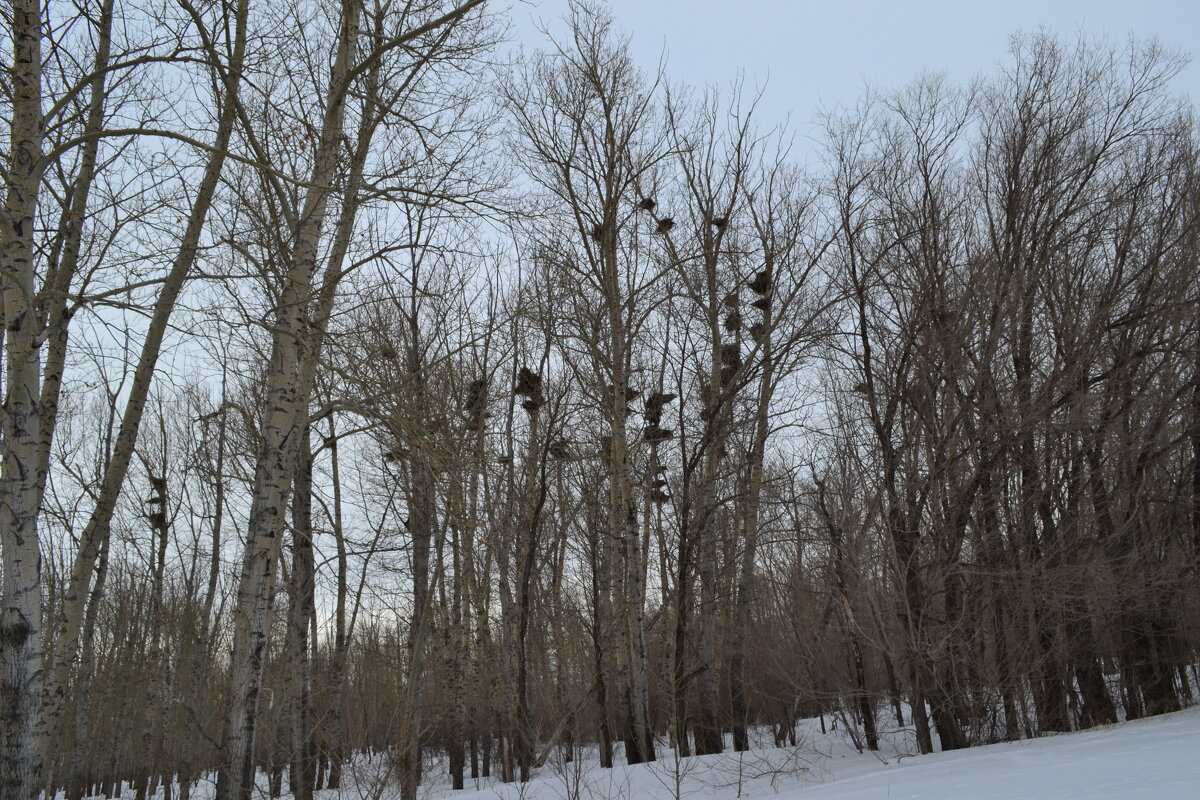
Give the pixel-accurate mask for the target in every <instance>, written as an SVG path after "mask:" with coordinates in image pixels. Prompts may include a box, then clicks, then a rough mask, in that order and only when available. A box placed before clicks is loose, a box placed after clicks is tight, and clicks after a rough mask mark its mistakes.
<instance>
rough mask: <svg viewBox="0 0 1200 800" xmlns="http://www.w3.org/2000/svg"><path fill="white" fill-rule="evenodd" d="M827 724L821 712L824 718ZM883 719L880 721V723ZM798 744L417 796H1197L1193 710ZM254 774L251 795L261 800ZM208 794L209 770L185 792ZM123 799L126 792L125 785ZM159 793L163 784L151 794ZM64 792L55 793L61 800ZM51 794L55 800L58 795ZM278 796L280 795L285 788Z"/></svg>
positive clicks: (440, 769) (387, 788)
mask: <svg viewBox="0 0 1200 800" xmlns="http://www.w3.org/2000/svg"><path fill="white" fill-rule="evenodd" d="M826 719H827V721H828V718H826ZM883 721H884V720H883V719H882V718H881V719H880V722H883ZM799 737H800V741H799V743H798V746H797V747H784V748H777V747H772V746H770V745H771V743H770V742H769V741H767V742H758V743H756V744H757V746H756V747H755V748H754V750H753V751H752V752H751V753H746V754H741V755H740V756H739V754H736V753H725V754H722V755H717V756H703V757H699V758H682V759H677V758H675V757H674V754H673V753H672V752H671V751H670V750H664V749H660V754H659V755H660V757H659V760H658V761H657V762H656V763H654V764H640V765H637V766H633V767H629V766H625V765H624V764H622V763H618V764H617V766H616V767H615V768H613V769H611V770H605V769H600V768H599V767H598V766H597V765H596V759H595V755H594V754H593V755H592V757H591V758H587V757H584V758H580V759H577V760H575V761H574V762H568V763H562V761H561V760H560V759H558V758H554V757H552V758H551V759H550V761H549V763H547V764H546V766H544V767H542V768H541V769H539V770H537V771H536V773H535V775H534V777H533V779H532V780H531V781H530V782H529V783H527V784H520V783H516V784H507V785H506V784H501V783H498V782H497V781H496V780H495V779H494V778H491V779H481V780H477V781H471V780H468V781H467V788H466V789H465V790H464V791H461V792H456V791H453V790H451V788H450V785H449V782H448V780H447V778H446V774H445V769H444V764H437V763H435V764H431V765H428V766H427V772H426V778H427V782H426V784H425V785H423V786H422V787H421V790H420V793H419V796H420V797H421V798H422V800H610V799H611V800H684V798H695V800H726V798H728V799H729V800H735V799H738V800H759V799H760V798H762V799H763V800H766V798H779V799H780V800H860V799H861V800H873V798H890V799H892V800H906V799H907V800H917V799H918V798H919V800H943V799H944V800H958V798H969V799H970V800H1049V799H1050V798H1055V799H1058V798H1063V799H1064V800H1065V799H1067V798H1071V799H1072V800H1073V799H1074V798H1082V799H1084V800H1110V799H1111V800H1136V799H1137V798H1147V799H1148V798H1153V799H1154V800H1200V707H1197V708H1193V709H1190V710H1187V711H1181V712H1179V713H1177V714H1168V715H1165V716H1161V717H1153V718H1151V719H1145V720H1138V721H1136V722H1130V723H1124V724H1121V725H1113V726H1110V727H1107V728H1103V729H1097V730H1092V731H1085V732H1083V733H1071V734H1062V735H1059V736H1051V737H1044V738H1041V739H1034V740H1027V741H1022V742H1011V743H1006V744H995V745H989V746H986V747H975V748H971V749H969V750H961V751H958V752H951V753H934V754H932V755H927V756H913V755H910V753H912V752H914V751H915V747H914V746H913V741H912V732H911V730H902V731H892V732H890V733H889V732H885V733H883V734H882V738H883V741H882V742H881V749H880V752H879V753H877V754H873V753H869V752H867V753H859V752H858V751H857V750H856V749H855V748H854V747H853V745H852V743H851V741H850V740H849V738H848V737H847V736H846V734H845V732H844V731H838V730H830V731H829V732H828V733H825V734H823V733H821V730H820V727H819V724H818V721H817V720H814V719H809V720H803V721H802V722H801V723H800V725H799ZM346 766H347V774H346V776H345V782H344V785H343V788H342V789H341V790H337V791H331V790H323V791H319V792H317V793H316V800H395V798H396V797H397V796H398V794H397V791H396V786H395V783H394V780H393V775H394V773H393V772H392V771H391V770H390V769H389V764H388V762H387V760H386V758H384V757H381V756H380V755H378V754H377V755H376V756H375V757H374V758H371V759H367V758H364V757H360V758H357V759H354V760H353V761H352V762H351V763H349V764H347V765H346ZM266 784H267V782H266V777H265V776H264V775H261V774H260V775H259V787H258V789H259V791H257V792H256V793H255V800H266V798H267V792H266V788H267V785H266ZM212 795H213V780H212V776H209V778H208V779H207V780H205V781H202V782H201V783H200V784H199V785H198V786H197V787H196V789H195V791H194V793H193V795H192V796H193V798H194V800H209V798H211V797H212ZM124 796H125V798H132V797H133V793H132V792H131V791H129V790H126V792H125V795H124ZM158 796H159V797H160V798H161V796H162V795H161V791H160V793H159V795H158ZM61 797H62V796H61V795H59V798H61ZM56 800H58V798H56ZM281 800H290V796H289V795H286V794H285V795H284V797H283V798H281Z"/></svg>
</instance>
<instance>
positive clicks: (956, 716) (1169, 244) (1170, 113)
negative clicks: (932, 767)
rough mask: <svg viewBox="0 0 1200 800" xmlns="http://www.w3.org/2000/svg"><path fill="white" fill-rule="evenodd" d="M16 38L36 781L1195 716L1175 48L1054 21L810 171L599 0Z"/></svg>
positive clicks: (18, 339)
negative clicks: (799, 726) (523, 29)
mask: <svg viewBox="0 0 1200 800" xmlns="http://www.w3.org/2000/svg"><path fill="white" fill-rule="evenodd" d="M2 13H3V16H4V23H5V24H4V26H3V31H2V32H0V38H2V39H3V40H4V45H5V55H4V73H3V92H2V94H0V107H2V109H3V118H4V125H5V133H6V137H5V142H6V152H5V154H4V156H5V158H4V164H3V174H2V176H0V177H2V178H3V182H4V189H3V200H4V210H3V212H2V213H0V244H2V245H3V253H2V264H0V267H2V271H0V291H2V298H3V311H2V318H3V328H2V329H0V336H2V337H3V351H4V359H5V369H4V378H3V404H4V405H3V411H2V415H0V440H2V442H3V449H2V453H0V455H2V458H3V462H2V466H0V536H2V540H3V564H2V577H3V608H2V609H0V649H2V660H3V672H2V677H0V687H2V692H0V724H2V726H3V727H2V728H0V738H2V742H0V747H2V753H0V800H32V798H35V797H37V796H38V794H39V792H42V791H46V790H50V791H55V790H61V791H65V792H66V795H67V797H68V798H72V800H74V799H75V798H81V797H85V796H90V795H96V794H106V795H108V796H110V797H111V796H113V795H114V794H115V793H116V792H117V791H118V790H119V789H120V788H121V786H122V785H124V786H126V787H129V786H132V787H133V788H135V789H136V791H137V793H138V797H139V798H141V797H147V796H151V795H154V794H155V793H156V792H159V791H162V792H164V796H165V797H166V798H167V800H170V798H172V797H174V796H176V794H177V795H178V796H179V797H180V798H181V800H186V799H187V797H188V796H189V795H190V793H191V792H192V791H193V789H194V787H195V785H196V783H197V781H199V780H201V779H202V778H204V779H211V776H212V775H214V774H215V776H216V778H215V780H216V793H217V798H218V800H235V799H242V798H248V797H249V796H250V792H251V788H252V786H253V780H254V776H255V774H256V772H257V771H260V770H261V771H262V772H263V773H265V774H266V775H267V776H268V777H269V787H270V792H271V794H273V795H278V794H279V793H281V792H283V791H288V792H291V793H293V794H294V795H295V797H296V798H297V800H311V798H312V793H313V791H314V790H316V789H321V788H337V787H338V786H339V785H341V784H342V783H343V781H345V780H346V774H345V773H346V771H347V770H350V769H354V768H355V766H356V765H358V764H361V763H362V759H355V758H353V756H355V754H358V755H361V756H363V757H364V758H365V757H367V756H369V757H370V758H372V759H383V760H384V763H386V764H387V765H388V768H387V769H386V770H384V771H383V772H382V774H383V775H384V776H385V779H386V780H388V781H389V782H392V786H393V787H394V788H392V789H387V790H388V791H393V790H394V791H396V792H398V793H400V794H401V795H402V796H403V797H404V798H405V800H411V798H415V797H416V796H417V792H418V787H419V785H420V783H421V781H422V780H423V779H428V778H429V775H428V771H429V770H430V769H438V770H443V769H447V768H448V770H449V773H450V779H451V780H452V782H453V785H454V787H455V788H462V787H463V785H464V780H466V779H467V777H468V776H469V777H479V776H487V775H496V776H498V777H499V778H500V779H501V780H504V781H523V780H526V779H528V778H529V776H530V775H531V773H532V772H533V771H534V770H536V769H538V768H539V767H541V766H542V765H544V764H545V763H546V761H547V759H548V758H550V757H551V756H552V755H554V756H555V757H556V758H563V759H570V758H574V757H576V756H577V755H578V754H579V752H580V751H581V749H587V750H588V752H589V753H598V758H599V760H600V763H601V764H602V765H603V766H612V764H613V763H614V760H615V759H618V758H621V759H625V760H627V761H628V762H629V763H637V762H645V761H653V760H655V759H656V758H660V757H662V756H663V755H664V753H666V752H667V748H670V749H672V750H673V751H674V752H676V753H679V754H683V755H691V754H709V753H717V752H721V751H723V750H726V749H729V748H732V749H734V750H744V749H746V748H748V747H749V746H750V745H751V743H752V742H751V740H752V737H751V735H750V732H751V730H753V729H760V730H761V729H766V730H768V731H773V732H774V738H775V743H776V744H777V745H785V744H792V745H794V744H795V733H794V726H795V723H796V721H797V720H798V719H799V718H800V717H803V716H815V715H818V714H821V715H824V716H825V717H832V718H833V719H834V720H836V721H837V722H838V723H839V724H841V725H843V726H844V728H845V730H846V731H847V732H848V734H849V735H850V736H852V737H854V741H855V743H856V744H857V745H858V746H860V747H861V748H871V749H874V748H876V747H877V744H878V740H879V737H880V735H881V733H882V732H883V731H885V730H894V729H896V728H898V727H903V728H908V729H910V730H911V731H913V732H914V734H915V742H916V747H917V748H918V749H919V750H920V751H921V752H929V751H932V750H933V749H935V748H937V747H940V748H942V749H952V748H959V747H967V746H971V745H976V744H982V743H986V742H993V741H997V740H1003V739H1013V738H1018V737H1027V736H1036V735H1039V734H1043V733H1047V732H1052V731H1067V730H1072V729H1076V728H1086V727H1090V726H1094V725H1100V724H1105V723H1110V722H1114V721H1116V720H1117V719H1119V718H1135V717H1140V716H1144V715H1151V714H1158V713H1163V712H1167V711H1171V710H1175V709H1178V708H1181V707H1182V706H1183V705H1185V704H1187V703H1190V702H1191V701H1192V700H1193V694H1194V692H1195V691H1196V685H1197V679H1198V678H1200V674H1198V673H1197V666H1196V665H1197V661H1198V660H1200V659H1198V656H1197V648H1198V647H1200V626H1198V623H1200V613H1198V611H1200V608H1198V604H1200V138H1198V136H1197V133H1198V131H1197V126H1196V118H1195V116H1194V111H1193V109H1192V106H1191V105H1190V103H1189V102H1188V101H1186V100H1180V99H1177V98H1175V97H1174V96H1173V94H1172V89H1171V85H1172V84H1171V81H1172V79H1173V77H1174V76H1175V74H1176V73H1177V72H1178V71H1179V70H1180V69H1182V67H1183V64H1184V61H1183V59H1182V58H1181V57H1179V56H1177V55H1174V54H1171V53H1168V52H1164V51H1163V50H1162V49H1161V48H1160V47H1159V46H1157V45H1155V44H1153V43H1148V42H1137V41H1134V42H1130V43H1128V44H1127V45H1124V46H1112V45H1109V44H1107V43H1104V42H1097V41H1091V40H1087V39H1086V38H1080V39H1079V40H1076V41H1068V40H1064V39H1060V38H1056V37H1055V36H1053V35H1051V34H1048V33H1040V34H1037V35H1033V36H1028V37H1015V38H1014V39H1013V43H1012V47H1011V52H1010V53H1009V55H1008V57H1007V59H1006V60H1004V61H1003V62H1002V64H1001V66H1000V67H998V68H997V69H996V71H995V72H994V73H993V74H991V75H988V76H985V77H983V78H981V79H979V80H978V81H975V82H973V83H971V84H969V85H959V84H955V83H953V82H951V81H949V80H948V79H946V78H944V77H940V76H936V75H931V76H923V77H920V78H918V79H917V80H915V81H914V82H912V83H910V84H908V85H906V86H904V87H902V88H899V89H897V90H894V91H888V92H880V93H871V94H868V95H866V96H864V97H863V98H862V100H861V102H860V103H859V104H858V105H857V106H856V107H854V108H852V109H848V110H841V111H836V112H829V113H826V114H825V115H824V116H822V117H821V118H820V121H819V126H818V127H819V131H820V132H819V134H818V135H817V137H816V139H817V143H816V145H815V149H814V150H813V153H812V155H811V156H809V157H808V158H807V159H806V161H805V163H801V160H800V158H799V157H798V156H797V154H796V150H797V147H796V141H794V140H793V138H792V135H791V134H790V133H787V132H785V131H780V130H767V129H764V128H763V127H762V126H760V125H759V124H757V122H756V120H755V106H756V100H757V98H756V97H755V96H752V95H751V94H749V93H748V92H746V91H745V90H744V89H743V88H742V86H741V85H740V84H734V85H733V86H732V87H731V88H729V89H728V90H722V91H718V90H713V89H710V90H707V91H700V90H697V89H692V88H689V87H686V86H678V85H674V84H671V83H669V82H668V81H666V79H665V78H664V77H662V76H661V75H659V76H656V75H653V74H647V73H646V72H644V71H643V70H642V69H640V68H639V66H638V65H637V64H635V63H634V62H633V60H632V58H631V56H630V52H629V50H628V47H627V43H626V40H625V39H624V38H623V37H622V35H621V34H620V33H619V32H618V30H617V29H616V27H615V23H614V22H613V21H612V20H611V19H610V18H609V17H608V16H607V12H606V11H605V10H604V9H603V8H601V7H598V6H593V5H588V4H585V3H583V2H580V3H576V4H573V5H572V6H571V8H570V12H569V14H568V16H567V18H566V20H565V22H564V23H563V24H562V25H561V26H560V27H558V28H555V29H554V31H555V32H554V33H553V34H552V35H549V36H548V38H547V40H546V46H545V47H544V49H542V50H540V51H537V52H533V53H530V54H521V55H518V56H513V57H512V58H511V59H509V58H507V57H505V58H502V57H501V52H502V51H501V50H500V49H499V45H500V44H501V43H502V42H503V40H504V37H505V28H504V19H503V17H502V15H501V10H500V9H497V8H492V7H490V5H489V4H486V3H485V2H484V0H457V2H450V1H449V0H400V1H399V2H382V1H381V0H334V1H333V2H323V3H301V4H297V5H296V6H295V7H292V8H283V7H281V6H279V5H278V4H264V3H251V2H250V0H217V1H216V2H193V0H132V1H127V0H86V2H78V3H60V2H57V1H52V2H42V1H41V0H12V1H11V2H10V3H8V4H7V5H6V6H5V7H4V9H3V12H2ZM434 755H437V756H439V757H438V758H436V759H435V758H432V756H434ZM443 756H444V757H443ZM589 757H591V756H589ZM431 765H434V766H431ZM360 777H361V776H360ZM442 777H443V776H442V775H437V776H436V778H437V779H439V780H440V779H442ZM363 779H364V780H365V778H363ZM385 788H386V787H385ZM383 790H384V789H383V788H381V789H380V791H383Z"/></svg>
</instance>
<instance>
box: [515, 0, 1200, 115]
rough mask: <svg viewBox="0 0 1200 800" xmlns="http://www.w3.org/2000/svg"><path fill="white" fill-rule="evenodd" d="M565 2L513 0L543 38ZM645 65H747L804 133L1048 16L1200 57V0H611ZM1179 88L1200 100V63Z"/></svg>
mask: <svg viewBox="0 0 1200 800" xmlns="http://www.w3.org/2000/svg"><path fill="white" fill-rule="evenodd" d="M566 6H567V0H532V1H531V2H521V0H515V4H514V6H513V22H514V25H515V27H516V33H517V35H518V40H519V41H521V42H523V43H525V44H527V45H536V44H537V43H538V42H539V39H538V36H537V34H536V32H535V25H534V20H536V19H539V18H540V19H544V20H556V19H558V18H561V16H562V15H563V13H564V12H565V9H566ZM609 6H610V7H611V8H612V10H613V14H614V16H615V18H616V20H617V23H618V25H619V26H620V27H621V28H622V29H623V30H624V31H625V32H626V33H628V34H630V35H631V36H632V40H633V41H632V46H633V50H634V53H635V55H636V57H637V59H638V61H639V63H640V64H641V65H642V66H643V68H644V69H646V70H647V71H653V69H654V67H655V66H656V65H657V63H658V58H659V56H660V55H661V54H662V53H663V52H664V50H665V52H666V53H667V75H668V77H669V78H670V79H671V80H672V81H686V82H688V83H690V84H693V85H697V86H703V85H706V84H717V85H724V84H727V83H728V82H729V81H730V80H731V79H733V78H734V77H735V76H736V75H737V74H738V71H739V70H743V71H744V72H745V75H746V79H747V85H748V86H749V87H753V86H754V85H755V82H756V81H757V82H758V83H760V84H761V83H764V82H765V83H766V92H765V96H764V98H763V105H762V106H761V108H760V112H761V116H760V120H762V121H764V122H770V123H775V122H780V121H783V120H784V119H785V118H786V117H787V115H788V114H789V112H790V114H791V121H792V123H793V126H794V128H796V129H797V131H798V132H800V133H805V132H806V129H807V128H808V123H809V122H810V121H811V120H812V118H813V114H814V112H815V111H816V110H817V109H818V108H819V107H820V106H821V105H822V104H824V105H826V106H836V105H845V104H852V103H853V102H854V101H855V100H856V99H857V98H858V96H859V94H860V93H861V90H862V87H863V86H864V85H865V84H870V85H872V86H878V87H888V86H895V85H899V84H903V83H906V82H907V81H909V80H910V79H912V78H913V77H915V76H916V75H917V74H918V73H919V72H921V71H922V70H926V69H927V70H937V71H943V70H944V71H947V72H949V74H950V75H952V76H954V77H955V78H956V79H960V80H964V81H965V80H967V79H969V78H971V77H972V76H974V75H977V74H979V73H982V72H990V71H992V69H993V68H994V66H995V65H996V63H997V62H999V61H1000V60H1002V59H1003V58H1004V56H1005V54H1006V51H1007V45H1008V39H1009V36H1010V34H1012V33H1013V32H1016V31H1022V30H1023V31H1033V30H1036V29H1037V28H1038V27H1039V26H1045V27H1046V28H1049V29H1051V30H1054V31H1056V32H1058V33H1060V34H1062V35H1064V36H1066V37H1068V38H1070V37H1073V36H1074V34H1075V32H1076V31H1078V30H1082V31H1084V32H1086V33H1087V34H1089V35H1092V36H1099V35H1103V36H1107V37H1109V38H1111V39H1114V40H1117V41H1124V40H1125V39H1126V38H1127V37H1128V35H1129V34H1131V33H1132V34H1134V35H1136V36H1139V37H1149V36H1156V37H1158V38H1159V39H1160V40H1161V41H1162V42H1163V44H1164V45H1166V46H1167V47H1168V48H1170V49H1173V50H1178V51H1183V52H1187V53H1190V54H1192V56H1193V58H1195V57H1196V56H1200V1H1198V0H1191V2H1186V1H1184V0H1173V1H1168V0H1141V2H1112V1H1111V0H1092V1H1091V2H1083V1H1081V0H1071V1H1070V2H1056V1H1055V0H1044V1H1043V2H1036V1H1035V0H995V1H994V2H975V1H974V0H959V2H950V1H949V0H920V1H919V2H918V1H917V0H892V1H891V2H886V1H885V0H870V1H867V0H823V1H822V2H811V1H810V0H728V1H727V2H716V1H715V0H610V2H609ZM1175 86H1176V90H1177V91H1178V92H1179V93H1181V94H1188V95H1190V96H1191V97H1192V99H1193V100H1198V99H1200V65H1197V64H1196V63H1193V64H1192V65H1191V66H1189V67H1188V69H1187V70H1185V72H1184V73H1183V74H1182V75H1180V77H1179V78H1178V79H1177V81H1176V84H1175Z"/></svg>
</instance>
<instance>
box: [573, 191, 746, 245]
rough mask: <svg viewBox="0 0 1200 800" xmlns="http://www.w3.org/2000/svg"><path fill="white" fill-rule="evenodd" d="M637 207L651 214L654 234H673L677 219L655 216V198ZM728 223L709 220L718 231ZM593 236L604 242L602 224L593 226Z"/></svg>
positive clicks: (724, 220)
mask: <svg viewBox="0 0 1200 800" xmlns="http://www.w3.org/2000/svg"><path fill="white" fill-rule="evenodd" d="M637 207H638V208H639V209H640V210H642V211H645V212H646V213H648V214H650V216H651V217H652V218H653V219H654V232H655V233H657V234H658V235H660V236H665V235H666V234H668V233H670V232H671V229H672V228H674V227H675V219H674V218H673V217H659V216H656V215H655V213H654V209H655V208H657V207H658V203H656V202H655V201H654V198H653V197H643V198H642V199H641V200H640V201H639V202H638V204H637ZM728 222H729V220H728V219H727V218H725V217H709V220H708V224H709V225H712V226H713V227H714V228H716V229H717V230H721V229H722V228H724V227H725V226H726V224H728ZM591 235H592V238H593V239H595V240H596V241H597V242H600V241H603V240H604V226H603V225H602V224H600V223H596V224H595V225H593V226H592V231H591Z"/></svg>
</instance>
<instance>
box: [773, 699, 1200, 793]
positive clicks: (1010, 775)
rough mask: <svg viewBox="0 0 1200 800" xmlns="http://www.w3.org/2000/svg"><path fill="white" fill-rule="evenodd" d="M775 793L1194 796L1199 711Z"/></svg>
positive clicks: (1199, 775)
mask: <svg viewBox="0 0 1200 800" xmlns="http://www.w3.org/2000/svg"><path fill="white" fill-rule="evenodd" d="M781 797H786V798H789V799H794V800H834V799H835V798H837V800H849V798H876V797H881V798H882V797H886V798H893V800H906V798H921V799H922V800H929V798H959V797H962V798H972V800H1002V799H1007V798H1021V799H1022V800H1037V799H1038V798H1076V797H1078V798H1088V800H1099V799H1100V798H1113V799H1114V800H1116V798H1120V800H1131V798H1155V800H1175V799H1176V798H1179V800H1184V798H1186V799H1187V800H1197V799H1198V798H1200V709H1191V710H1189V711H1183V712H1180V713H1178V714H1168V715H1165V716H1161V717H1154V718H1151V719H1146V720H1139V721H1137V722H1131V723H1126V724H1124V725H1115V726H1112V727H1109V728H1106V729H1103V730H1093V731H1085V732H1083V733H1073V734H1066V735H1061V736H1053V737H1046V738H1042V739H1035V740H1029V741H1023V742H1013V743H1010V744H997V745H989V746H987V747H977V748H973V749H970V750H963V751H959V752H953V753H936V754H933V755H930V756H923V757H921V758H906V759H902V760H901V761H900V763H898V764H891V765H889V766H881V767H880V768H879V769H873V770H871V771H869V772H866V773H864V774H861V775H857V776H854V777H847V778H843V779H841V780H833V781H832V782H829V783H826V784H824V785H821V786H813V787H809V788H805V789H798V790H794V791H788V792H786V793H784V794H782V795H781Z"/></svg>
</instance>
